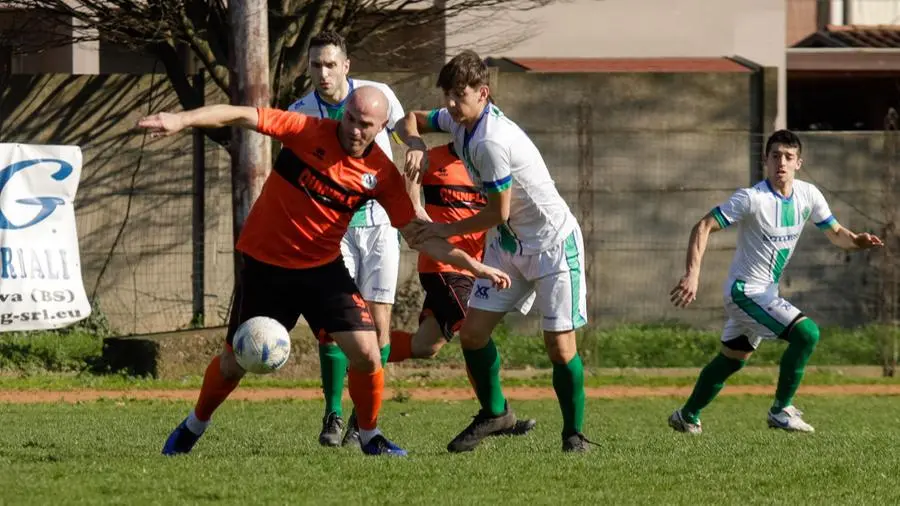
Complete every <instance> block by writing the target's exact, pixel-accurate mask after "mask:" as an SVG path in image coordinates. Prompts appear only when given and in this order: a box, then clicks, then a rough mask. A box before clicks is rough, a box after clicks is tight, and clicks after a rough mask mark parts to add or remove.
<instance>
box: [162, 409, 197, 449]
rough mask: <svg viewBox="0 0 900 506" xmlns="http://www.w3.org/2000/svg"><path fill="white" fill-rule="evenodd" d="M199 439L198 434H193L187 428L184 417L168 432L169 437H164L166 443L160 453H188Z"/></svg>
mask: <svg viewBox="0 0 900 506" xmlns="http://www.w3.org/2000/svg"><path fill="white" fill-rule="evenodd" d="M199 439H200V435H198V434H194V433H193V432H191V430H190V429H188V428H187V419H186V418H185V419H184V420H183V421H182V422H181V423H179V424H178V427H175V430H173V431H172V433H171V434H169V439H166V444H165V445H164V446H163V449H162V454H163V455H179V454H182V453H189V452H190V451H191V449H192V448H194V445H195V444H197V440H199Z"/></svg>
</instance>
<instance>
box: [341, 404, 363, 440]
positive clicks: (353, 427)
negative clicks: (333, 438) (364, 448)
mask: <svg viewBox="0 0 900 506" xmlns="http://www.w3.org/2000/svg"><path fill="white" fill-rule="evenodd" d="M341 446H350V447H356V448H359V447H360V446H361V441H360V440H359V424H358V423H357V422H356V411H354V412H352V413H350V420H348V421H347V432H345V433H344V440H343V441H341Z"/></svg>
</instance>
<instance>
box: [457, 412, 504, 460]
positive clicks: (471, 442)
mask: <svg viewBox="0 0 900 506" xmlns="http://www.w3.org/2000/svg"><path fill="white" fill-rule="evenodd" d="M472 418H473V419H472V423H470V424H469V426H468V427H466V428H465V429H464V430H463V431H462V432H460V433H459V434H458V435H457V436H456V437H455V438H453V441H450V444H448V445H447V451H449V452H451V453H459V452H470V451H472V450H474V449H475V447H477V446H478V445H479V444H480V443H481V441H482V440H483V439H484V438H486V437H488V436H493V435H498V434H502V433H503V432H504V431H510V430H513V429H514V428H515V426H516V414H515V413H513V410H512V409H510V408H509V406H507V407H506V412H505V413H503V414H502V415H500V416H493V415H490V414H489V413H487V412H486V411H484V410H481V411H479V412H478V414H477V415H475V416H474V417H472Z"/></svg>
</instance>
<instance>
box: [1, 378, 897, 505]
mask: <svg viewBox="0 0 900 506" xmlns="http://www.w3.org/2000/svg"><path fill="white" fill-rule="evenodd" d="M679 402H680V399H666V398H663V399H633V400H589V401H588V409H587V420H586V433H587V434H588V436H589V437H591V438H592V439H594V440H595V441H597V442H598V443H599V444H600V445H601V446H600V447H599V448H594V451H593V452H591V453H589V454H586V455H563V454H562V453H561V451H560V437H559V423H560V421H559V413H558V410H557V406H556V405H555V403H554V402H553V401H530V402H525V401H518V402H515V404H514V407H515V408H516V410H517V412H518V413H519V414H520V416H529V417H534V418H537V419H538V421H539V424H538V427H537V429H536V430H535V431H534V432H533V433H532V434H531V435H529V436H526V437H523V438H500V439H493V440H490V441H488V442H487V443H485V444H484V445H483V446H482V447H481V448H479V449H478V450H477V451H476V452H474V453H472V454H466V455H450V454H448V453H447V452H446V451H445V449H444V448H445V445H446V443H447V442H448V441H449V440H450V439H451V438H452V437H453V436H454V435H455V433H456V432H457V431H459V430H460V429H462V428H463V427H464V426H465V425H466V424H467V423H468V421H469V416H470V415H471V414H473V411H474V410H475V403H474V402H455V403H445V402H396V401H388V402H386V403H385V407H384V410H383V417H382V428H383V429H384V430H385V432H386V433H387V434H388V435H389V436H390V437H392V438H394V439H395V440H396V441H398V442H400V443H402V444H403V445H404V446H405V447H406V448H407V449H408V450H409V451H410V452H411V456H410V457H409V458H406V459H385V458H373V457H366V456H364V455H362V454H361V453H358V452H355V451H349V450H343V449H338V450H335V449H324V448H320V447H319V446H318V444H317V443H316V435H317V434H318V429H319V422H320V416H321V413H320V410H321V405H320V404H319V403H318V402H263V403H252V402H231V403H227V404H226V405H225V406H223V408H222V409H221V410H220V411H219V413H218V414H217V418H216V419H215V424H214V426H212V427H211V428H210V431H209V432H208V433H207V434H206V436H204V438H203V439H202V440H201V441H200V443H199V444H198V446H197V447H196V449H195V452H194V453H193V454H191V455H189V456H183V457H177V458H164V457H162V456H160V455H159V450H160V448H161V446H162V443H163V441H164V439H165V437H166V436H167V434H168V432H169V431H170V430H171V429H172V428H173V427H174V425H175V424H176V423H178V421H180V420H181V418H182V417H183V416H184V414H185V413H186V411H187V410H188V409H189V408H190V406H189V404H188V403H184V402H159V401H155V402H150V401H140V402H138V401H125V402H119V401H115V402H114V401H99V402H89V403H82V404H75V405H68V404H43V405H40V404H39V405H16V404H8V405H0V420H2V423H3V427H4V428H3V430H2V431H0V504H54V503H56V504H166V505H168V504H213V503H214V504H338V503H349V504H382V503H404V504H492V503H495V504H596V503H597V501H603V503H604V504H652V503H658V504H693V505H696V504H776V503H784V504H788V503H790V504H898V503H900V487H898V486H897V481H896V480H897V477H898V476H900V454H898V448H900V431H898V430H897V427H898V423H900V398H897V397H875V396H869V397H842V396H836V397H808V398H801V399H799V404H800V407H801V408H803V409H804V410H805V411H806V413H807V419H808V421H809V422H810V423H812V424H813V425H815V426H816V428H817V430H818V432H817V433H815V434H812V435H797V434H788V433H784V432H780V431H774V430H771V429H767V428H766V425H765V411H766V409H767V407H768V405H769V399H768V398H764V397H723V398H720V399H718V400H717V401H716V402H715V403H713V405H712V406H710V408H708V409H707V410H706V412H704V416H703V422H704V426H705V429H706V434H704V435H703V436H701V437H688V436H685V435H682V434H676V433H674V432H672V431H671V430H670V429H669V428H668V427H666V425H665V418H666V416H667V415H668V414H669V413H670V412H671V410H672V409H673V408H674V407H675V406H677V405H678V404H679Z"/></svg>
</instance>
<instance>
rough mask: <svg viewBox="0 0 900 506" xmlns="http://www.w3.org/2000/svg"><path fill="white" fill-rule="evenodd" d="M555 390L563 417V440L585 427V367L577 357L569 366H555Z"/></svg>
mask: <svg viewBox="0 0 900 506" xmlns="http://www.w3.org/2000/svg"><path fill="white" fill-rule="evenodd" d="M553 389H554V390H556V398H557V399H558V400H559V409H560V410H562V417H563V431H562V435H563V438H566V437H569V436H571V435H572V434H575V433H576V432H581V428H582V426H583V425H584V367H583V365H582V363H581V357H580V356H579V355H575V357H574V358H573V359H572V360H569V363H568V364H557V363H554V364H553Z"/></svg>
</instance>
